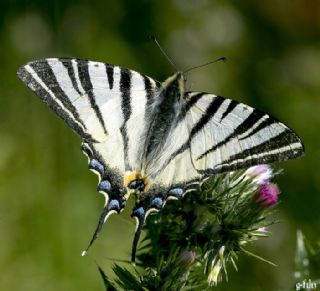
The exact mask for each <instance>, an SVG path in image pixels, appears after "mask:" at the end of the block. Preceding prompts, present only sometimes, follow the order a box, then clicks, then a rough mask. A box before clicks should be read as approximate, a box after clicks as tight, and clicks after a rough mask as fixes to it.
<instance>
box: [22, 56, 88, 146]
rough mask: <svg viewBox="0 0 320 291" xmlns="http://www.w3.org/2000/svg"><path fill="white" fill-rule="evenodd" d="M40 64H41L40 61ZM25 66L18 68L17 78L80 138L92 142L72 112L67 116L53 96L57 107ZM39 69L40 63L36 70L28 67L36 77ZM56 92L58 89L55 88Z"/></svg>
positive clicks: (34, 67) (64, 109)
mask: <svg viewBox="0 0 320 291" xmlns="http://www.w3.org/2000/svg"><path fill="white" fill-rule="evenodd" d="M36 63H37V62H36ZM31 64H32V63H31ZM41 64H42V61H41ZM27 66H28V65H26V66H22V67H20V68H19V70H18V72H17V74H18V77H19V78H20V79H21V80H22V81H23V82H24V83H25V84H26V85H27V86H28V87H29V88H30V89H31V91H33V92H34V93H35V94H37V95H38V96H39V97H40V98H41V100H43V102H45V103H46V104H47V105H48V106H49V107H50V108H51V109H52V110H53V111H55V112H56V113H57V114H58V115H59V116H60V117H61V118H62V119H63V120H64V121H65V122H66V123H67V124H68V125H69V126H70V127H71V128H72V129H73V130H74V131H75V132H77V133H78V134H79V135H80V136H81V137H82V138H84V139H86V140H89V141H94V139H93V137H92V136H91V135H90V134H88V133H87V132H86V131H85V127H84V126H83V125H82V123H81V122H80V121H79V120H75V117H74V116H73V115H72V112H71V111H69V112H70V114H71V115H70V114H68V113H67V111H66V108H64V107H62V106H61V105H63V102H62V100H60V99H59V98H58V96H54V98H56V99H57V100H59V101H60V102H61V105H59V103H58V102H57V101H56V100H55V99H54V98H53V97H52V96H51V94H50V93H49V92H48V91H47V90H46V89H45V88H44V87H43V86H42V85H41V84H40V83H39V82H38V80H36V78H35V76H33V74H31V73H30V72H28V71H27V69H26V67H27ZM40 67H41V66H40V62H39V63H38V67H37V68H36V66H33V67H32V66H31V65H30V68H32V69H33V70H35V69H36V71H34V73H36V74H37V75H38V71H41V69H40ZM41 82H43V84H46V82H45V80H41ZM46 86H47V85H46ZM47 87H48V86H47ZM51 87H52V84H51ZM55 87H57V84H56V85H55ZM48 88H49V87H48ZM49 89H50V90H51V89H52V88H49ZM56 90H58V89H57V88H56ZM51 91H52V90H51ZM52 93H53V91H52ZM64 102H65V103H66V100H64ZM63 106H65V105H63Z"/></svg>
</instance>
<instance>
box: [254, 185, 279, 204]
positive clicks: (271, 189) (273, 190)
mask: <svg viewBox="0 0 320 291" xmlns="http://www.w3.org/2000/svg"><path fill="white" fill-rule="evenodd" d="M279 194H280V191H279V188H278V186H277V185H276V184H273V183H266V184H263V185H261V186H260V188H259V189H258V191H257V194H256V197H255V198H256V201H257V202H258V203H259V204H260V205H261V206H262V207H264V208H270V207H272V206H274V205H275V204H276V203H277V201H278V195H279Z"/></svg>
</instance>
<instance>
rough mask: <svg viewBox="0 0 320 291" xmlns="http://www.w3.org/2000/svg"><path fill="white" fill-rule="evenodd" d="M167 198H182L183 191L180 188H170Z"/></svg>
mask: <svg viewBox="0 0 320 291" xmlns="http://www.w3.org/2000/svg"><path fill="white" fill-rule="evenodd" d="M168 196H173V197H176V198H178V199H180V198H182V197H183V189H182V188H180V187H176V188H172V189H170V190H169V191H168Z"/></svg>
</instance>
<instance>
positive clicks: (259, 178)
mask: <svg viewBox="0 0 320 291" xmlns="http://www.w3.org/2000/svg"><path fill="white" fill-rule="evenodd" d="M245 175H246V176H247V177H249V178H251V179H253V182H255V183H256V184H258V185H263V184H265V183H268V182H269V181H270V179H271V178H272V177H273V171H272V168H271V167H270V166H268V165H258V166H253V167H250V168H249V169H248V170H246V172H245Z"/></svg>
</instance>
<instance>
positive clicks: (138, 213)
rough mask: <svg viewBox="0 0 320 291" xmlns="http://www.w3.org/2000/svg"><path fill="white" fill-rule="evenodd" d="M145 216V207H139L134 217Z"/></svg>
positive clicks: (133, 214) (134, 212)
mask: <svg viewBox="0 0 320 291" xmlns="http://www.w3.org/2000/svg"><path fill="white" fill-rule="evenodd" d="M144 214H145V211H144V209H143V207H139V208H137V209H136V210H134V211H133V213H132V216H137V217H143V216H144Z"/></svg>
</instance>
